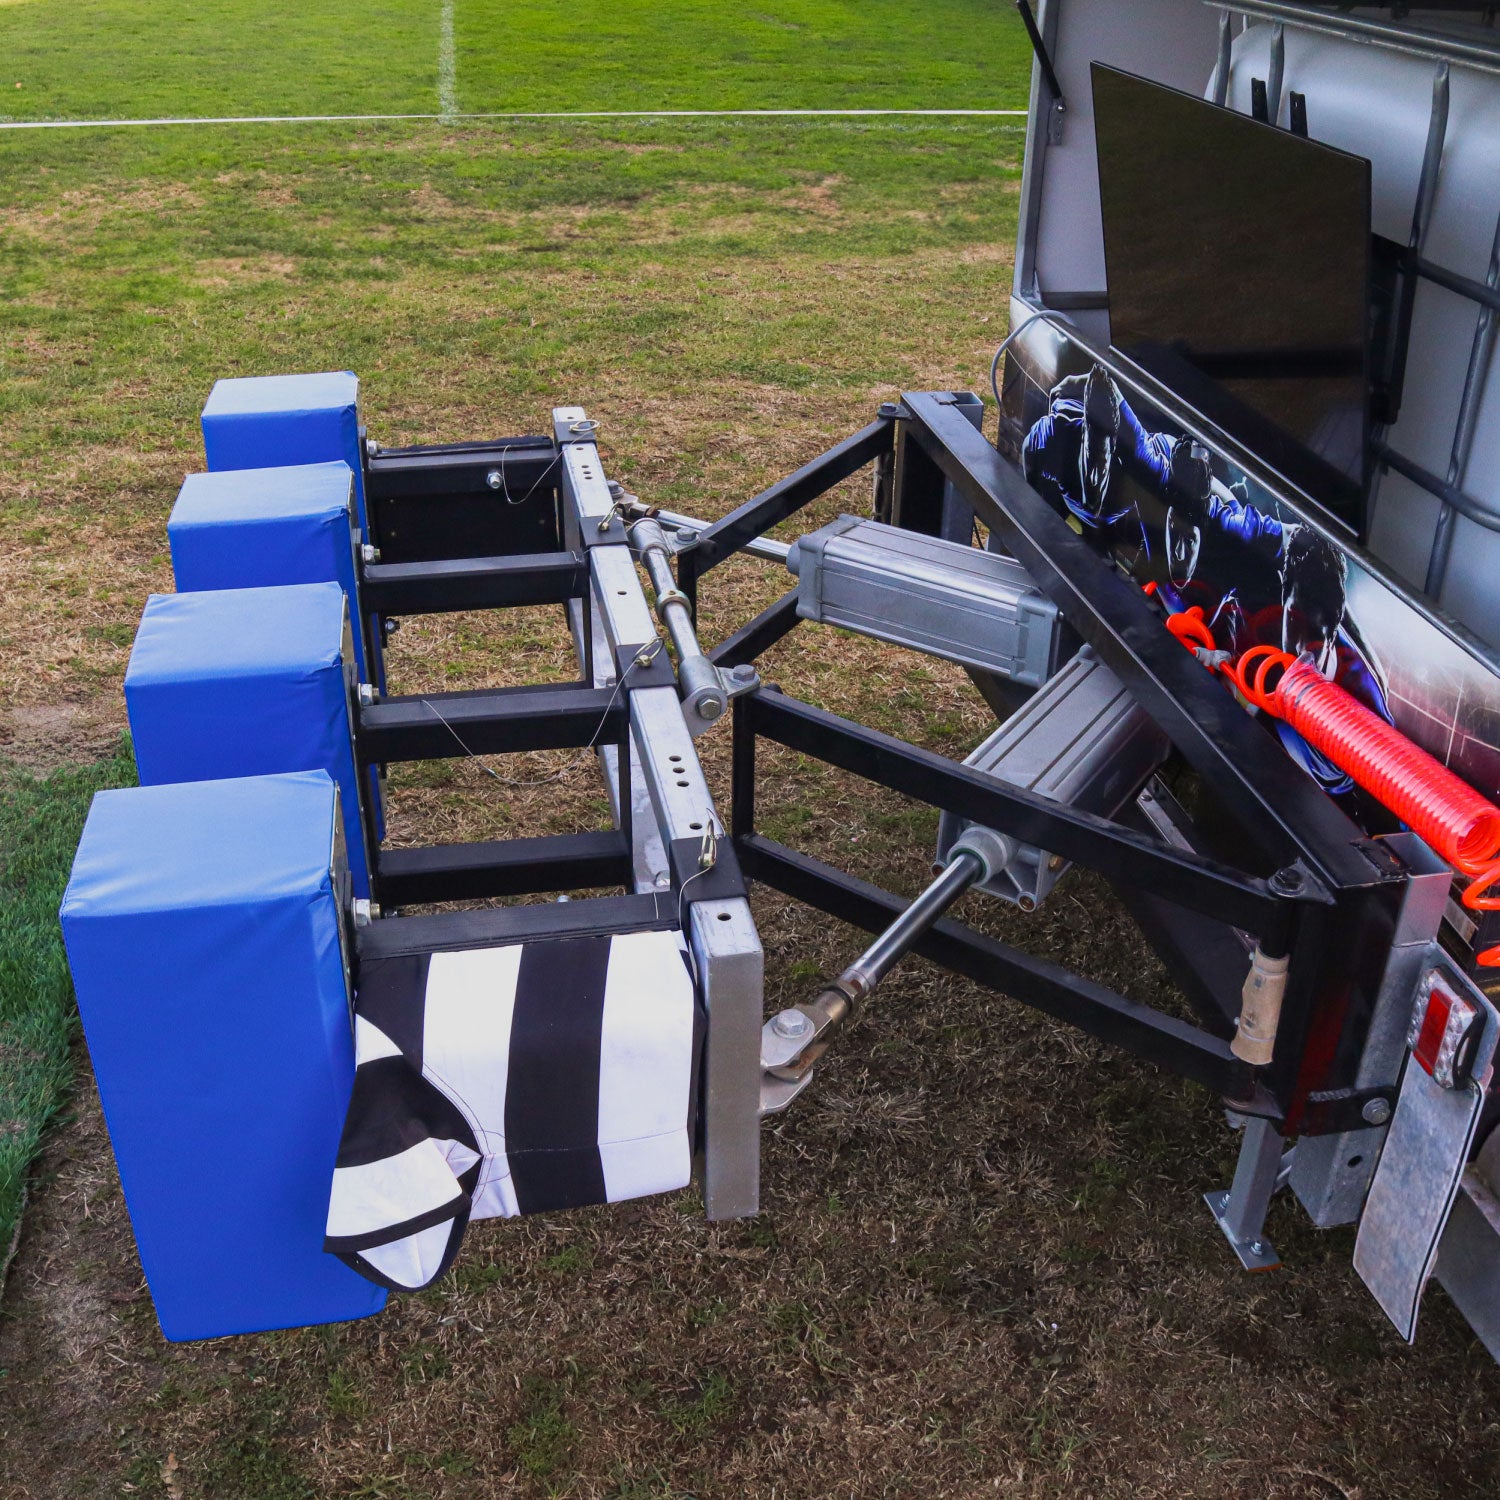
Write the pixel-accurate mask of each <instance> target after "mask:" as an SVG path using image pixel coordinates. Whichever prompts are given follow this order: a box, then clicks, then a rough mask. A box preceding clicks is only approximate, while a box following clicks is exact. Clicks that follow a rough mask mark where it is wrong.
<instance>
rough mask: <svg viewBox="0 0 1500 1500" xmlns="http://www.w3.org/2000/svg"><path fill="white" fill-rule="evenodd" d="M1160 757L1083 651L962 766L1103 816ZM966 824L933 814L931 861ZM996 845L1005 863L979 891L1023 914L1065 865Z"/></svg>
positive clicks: (1103, 670) (1157, 735)
mask: <svg viewBox="0 0 1500 1500" xmlns="http://www.w3.org/2000/svg"><path fill="white" fill-rule="evenodd" d="M1170 750H1171V744H1170V742H1169V741H1168V739H1167V737H1166V735H1164V734H1163V733H1162V732H1161V730H1160V729H1158V728H1157V727H1156V724H1155V722H1154V721H1153V720H1152V719H1151V717H1150V715H1149V714H1147V713H1146V711H1145V710H1144V709H1142V708H1140V707H1139V706H1138V705H1137V703H1136V701H1135V699H1134V698H1132V697H1131V696H1130V694H1129V693H1128V692H1127V691H1126V690H1125V688H1124V687H1123V686H1122V685H1121V683H1120V680H1119V678H1117V677H1116V676H1115V675H1114V673H1113V672H1111V671H1110V670H1109V668H1108V667H1106V666H1105V665H1104V663H1103V662H1102V661H1100V660H1099V658H1098V657H1097V656H1095V655H1094V653H1093V650H1092V649H1091V648H1090V647H1088V646H1085V647H1084V648H1083V649H1082V650H1081V651H1080V652H1079V653H1078V654H1077V655H1076V656H1075V657H1074V658H1073V659H1072V660H1071V661H1070V662H1069V663H1068V664H1067V665H1066V666H1065V667H1063V669H1062V670H1061V671H1060V672H1058V673H1057V674H1056V675H1055V676H1054V677H1052V678H1051V679H1050V680H1049V681H1048V683H1047V685H1046V686H1045V687H1043V688H1042V689H1041V691H1040V692H1038V693H1037V694H1036V696H1035V697H1033V698H1032V699H1030V701H1029V702H1027V703H1026V704H1025V705H1024V706H1023V707H1022V708H1020V709H1018V710H1017V711H1016V712H1015V713H1014V714H1012V715H1011V716H1010V718H1009V719H1007V720H1006V721H1005V723H1004V724H1002V725H1001V726H1000V728H999V729H998V730H996V731H995V733H994V734H992V735H991V736H990V737H989V739H987V740H986V741H985V742H984V743H983V744H982V745H981V746H980V747H979V748H978V749H977V750H976V751H975V752H974V753H973V754H972V755H971V756H970V757H969V758H968V759H967V760H966V761H965V762H964V764H965V765H967V766H972V767H973V768H974V769H975V770H978V771H983V772H984V773H985V775H987V776H992V777H994V779H995V780H996V781H1002V782H1005V783H1006V784H1007V785H1010V786H1014V787H1020V788H1022V789H1023V790H1025V791H1029V792H1035V793H1036V794H1037V795H1038V796H1042V797H1047V798H1049V799H1050V800H1051V801H1053V802H1060V803H1064V804H1065V805H1067V806H1068V807H1076V808H1078V809H1080V810H1081V811H1083V812H1091V813H1097V814H1099V815H1100V816H1101V817H1112V816H1113V815H1114V814H1115V813H1117V812H1118V811H1119V810H1120V809H1121V808H1122V807H1123V806H1124V805H1125V804H1126V803H1127V802H1128V801H1129V800H1130V799H1131V798H1132V797H1134V796H1135V795H1136V794H1137V793H1138V792H1139V791H1140V789H1141V788H1142V787H1143V786H1144V785H1145V784H1146V782H1147V781H1148V780H1149V779H1150V777H1151V776H1152V775H1153V774H1154V773H1155V772H1156V771H1157V770H1159V769H1160V767H1161V765H1162V763H1163V762H1164V761H1165V760H1166V758H1167V755H1168V753H1169V752H1170ZM973 826H974V825H972V824H970V823H969V821H968V820H967V819H965V818H961V817H957V816H955V815H954V814H953V813H944V814H943V818H942V822H941V823H940V824H939V827H938V850H937V860H938V863H939V864H942V865H946V864H947V863H948V862H949V860H950V859H951V858H952V853H953V850H954V849H955V848H957V847H958V846H959V845H960V844H962V843H963V842H964V836H965V834H966V832H967V830H969V829H970V828H971V827H973ZM992 837H996V838H1000V837H1003V836H1001V835H998V834H992ZM1004 842H1005V843H1006V844H1007V845H1008V846H1009V847H1010V849H1011V854H1010V857H1009V859H1008V861H1007V862H1006V863H1005V865H1004V868H1003V869H1002V870H1000V871H999V872H998V874H995V875H992V876H990V877H989V878H988V879H986V880H985V882H984V883H983V884H982V885H981V886H980V887H979V889H980V890H983V891H985V892H987V893H988V894H990V895H992V896H999V897H1001V898H1002V899H1004V900H1006V901H1014V902H1015V903H1016V904H1017V905H1018V906H1020V907H1021V908H1022V910H1024V911H1031V910H1033V909H1034V908H1035V907H1036V906H1037V905H1038V904H1039V903H1040V902H1041V901H1042V900H1044V899H1045V897H1046V896H1047V893H1048V892H1049V891H1050V890H1051V889H1052V887H1053V886H1054V885H1056V884H1057V881H1058V878H1059V877H1060V876H1061V875H1062V873H1063V871H1064V870H1066V869H1067V864H1066V862H1065V861H1064V860H1063V859H1061V858H1060V857H1059V856H1057V855H1053V854H1050V853H1048V851H1047V850H1045V849H1038V848H1037V847H1036V846H1035V845H1033V844H1022V843H1019V842H1017V841H1015V840H1012V839H1009V838H1006V839H1005V840H1004Z"/></svg>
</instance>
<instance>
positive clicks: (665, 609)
mask: <svg viewBox="0 0 1500 1500" xmlns="http://www.w3.org/2000/svg"><path fill="white" fill-rule="evenodd" d="M629 535H630V545H631V546H632V547H633V548H634V549H635V551H636V553H637V554H638V555H639V557H640V559H641V561H642V563H644V564H645V567H646V575H647V577H648V578H650V580H651V591H652V593H653V594H655V596H656V614H657V618H658V619H659V620H660V621H661V622H662V624H663V625H665V626H666V628H667V634H668V635H669V636H671V638H672V649H673V650H674V651H675V652H676V653H677V680H678V683H679V684H680V685H681V687H682V706H683V708H684V710H686V712H687V713H688V714H689V715H690V717H692V718H696V719H697V720H698V721H699V723H701V724H703V725H708V724H712V723H714V722H715V721H716V720H718V719H720V718H722V717H723V714H724V710H725V709H726V708H727V707H728V706H729V693H728V691H727V690H726V688H725V686H724V682H723V680H722V679H721V678H720V676H719V669H718V668H717V667H716V666H715V665H714V664H713V663H712V662H711V661H710V660H709V659H708V657H707V656H706V655H705V654H704V652H703V648H702V647H701V646H700V645H699V644H698V633H697V631H696V630H694V628H693V610H692V605H691V604H690V603H689V601H688V596H687V595H686V594H684V593H683V592H682V590H681V589H680V588H678V587H677V579H676V578H675V577H674V576H673V573H672V563H671V557H672V547H671V543H669V542H668V541H667V534H666V532H664V531H663V530H662V528H661V524H660V522H658V521H657V520H656V519H655V518H654V517H650V516H647V517H644V518H643V519H641V520H638V521H635V522H634V523H632V524H631V526H630V531H629Z"/></svg>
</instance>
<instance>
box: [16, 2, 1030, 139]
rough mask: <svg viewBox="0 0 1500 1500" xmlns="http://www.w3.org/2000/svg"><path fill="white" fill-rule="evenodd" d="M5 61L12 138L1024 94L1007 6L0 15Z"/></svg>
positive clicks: (927, 102)
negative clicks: (127, 123)
mask: <svg viewBox="0 0 1500 1500" xmlns="http://www.w3.org/2000/svg"><path fill="white" fill-rule="evenodd" d="M445 34H446V35H445ZM447 39H451V55H452V76H451V80H450V81H448V82H447V84H446V86H445V79H444V61H443V55H444V52H445V50H446V48H447V46H448V44H449V43H448V40H447ZM0 59H3V61H0V93H3V94H4V102H3V104H0V118H3V117H7V116H8V117H9V118H11V119H20V120H46V119H53V120H58V119H72V118H83V119H99V118H103V119H121V118H140V117H145V116H152V117H158V116H173V117H175V116H182V115H250V114H254V115H267V114H351V113H360V114H374V113H379V114H417V113H438V112H440V111H444V110H451V109H457V110H460V111H465V112H473V111H486V110H578V109H588V110H616V109H618V110H639V109H648V110H649V109H770V108H783V109H784V108H802V109H818V108H840V109H863V108H905V109H912V108H917V109H1006V108H1017V107H1019V108H1023V109H1024V108H1025V105H1026V90H1027V87H1028V85H1029V80H1030V69H1029V60H1030V52H1029V49H1028V47H1027V42H1026V36H1025V33H1024V31H1023V30H1022V29H1021V25H1020V22H1019V21H1018V20H1017V18H1016V16H1015V13H1014V10H1013V9H1012V7H1010V6H1009V5H1007V4H1003V3H1001V0H952V3H950V4H947V5H944V6H942V7H941V8H937V7H929V6H919V5H910V4H902V3H900V0H863V3H861V0H767V3H766V4H764V5H759V6H756V7H753V8H740V7H734V6H725V5H722V4H719V3H717V0H670V3H667V4H661V3H658V0H578V3H577V4H573V5H568V6H560V5H558V4H557V3H556V0H374V3H367V4H364V5H360V6H358V7H351V6H349V5H348V4H345V3H341V0H305V3H303V4H300V5H296V6H287V7H283V6H251V5H246V4H244V3H243V0H198V3H195V4H186V3H183V0H172V3H168V4H159V5H148V4H144V3H142V0H0ZM18 85H19V87H18Z"/></svg>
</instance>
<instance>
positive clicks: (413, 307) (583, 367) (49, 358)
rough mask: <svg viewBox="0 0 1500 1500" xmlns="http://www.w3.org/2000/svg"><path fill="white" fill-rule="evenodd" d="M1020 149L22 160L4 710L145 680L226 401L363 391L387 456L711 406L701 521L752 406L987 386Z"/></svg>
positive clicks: (735, 147) (26, 147) (1, 605)
mask: <svg viewBox="0 0 1500 1500" xmlns="http://www.w3.org/2000/svg"><path fill="white" fill-rule="evenodd" d="M1019 147H1020V132H1019V131H1018V130H1017V129H1016V128H1015V127H1014V126H1013V125H1011V124H1009V123H1005V122H996V121H977V120H945V121H925V120H924V121H920V122H911V121H904V122H900V123H896V124H893V123H891V122H883V123H881V124H878V125H877V124H873V123H870V122H864V121H818V122H809V121H803V122H798V123H795V124H791V123H772V122H766V121H754V122H745V121H734V120H730V121H722V120H720V121H699V122H694V123H692V124H674V125H671V126H655V127H652V126H647V125H644V124H640V123H620V124H617V125H616V124H610V125H607V126H606V125H583V124H576V125H575V124H569V125H551V124H549V125H530V126H526V127H524V128H515V129H507V130H505V131H504V132H500V131H497V130H495V129H493V128H491V127H475V128H471V129H465V130H461V131H460V130H451V129H444V128H443V127H441V126H438V125H435V124H434V125H398V126H393V127H378V128H377V127H374V126H347V125H346V126H312V127H303V128H298V129H289V128H288V129H280V130H274V131H271V130H268V131H251V132H247V131H245V130H238V131H237V130H234V129H232V128H229V127H214V128H211V129H203V130H201V131H196V132H192V133H187V132H182V133H178V132H139V133H134V134H130V135H115V134H112V133H96V134H74V133H72V132H59V133H46V134H42V135H37V134H27V135H9V136H4V135H0V424H3V427H4V431H5V435H6V450H7V471H6V473H5V474H4V475H3V476H0V524H3V525H4V527H5V528H6V532H7V535H8V536H9V538H10V539H11V542H12V544H13V545H14V546H15V547H17V548H18V549H19V551H18V552H17V554H16V556H17V566H18V567H20V568H22V569H23V570H24V571H25V572H26V574H27V577H28V578H29V579H30V580H31V582H32V584H33V585H34V589H35V594H36V598H35V600H32V601H29V602H25V603H24V605H23V600H22V597H21V595H20V594H12V595H11V596H10V597H8V598H7V597H4V596H0V648H3V649H0V698H3V697H4V696H5V695H6V694H10V695H20V696H21V697H22V698H23V699H25V700H27V701H36V699H38V698H42V699H45V698H47V697H49V696H55V695H56V694H58V693H68V692H73V691H94V690H97V689H98V688H99V687H100V686H101V685H103V684H104V683H106V682H108V681H112V680H114V678H115V676H116V675H117V673H118V671H119V668H120V667H121V666H122V664H123V662H124V659H125V655H126V652H127V649H128V642H129V639H130V636H131V633H132V632H133V629H134V623H135V620H136V618H137V617H138V614H139V608H140V605H141V603H142V601H143V598H144V594H145V592H147V591H148V589H149V588H163V587H167V586H169V575H168V573H167V568H166V562H167V559H166V548H165V544H164V536H163V530H162V528H163V522H164V519H165V515H166V511H167V509H169V508H170V501H171V497H172V495H173V494H174V493H175V490H176V486H177V485H178V484H179V483H180V481H181V476H182V474H183V473H184V472H185V471H186V470H189V469H192V468H194V467H197V466H199V465H200V464H201V447H200V437H199V434H198V431H197V423H196V417H197V413H198V411H199V410H200V409H201V406H202V403H203V401H204V399H205V398H206V396H207V393H208V391H209V389H210V387H211V386H212V384H213V381H214V380H215V379H217V378H219V377H221V376H227V375H246V374H263V373H276V372H284V371H288V370H299V369H300V370H315V369H353V370H356V371H357V372H358V373H359V374H360V377H361V381H362V402H363V404H364V408H365V411H366V413H367V417H368V421H369V423H370V430H371V433H372V435H373V436H375V437H377V438H378V439H379V440H381V441H383V442H398V441H402V440H404V439H408V438H410V439H412V440H420V439H421V438H422V436H423V435H426V436H429V437H435V438H439V437H443V436H450V435H451V434H452V433H453V432H454V431H455V430H459V429H473V430H475V431H477V432H484V431H489V430H496V424H499V425H500V426H505V425H510V426H520V427H524V428H527V429H535V428H536V427H537V424H541V425H542V426H543V427H545V425H546V422H547V411H548V408H549V407H550V406H552V405H554V404H561V403H565V402H573V401H586V402H588V403H590V404H591V405H592V406H593V407H594V408H596V411H597V414H598V415H599V416H600V417H601V418H603V419H605V420H607V422H608V423H609V426H608V429H607V430H608V440H609V442H610V444H611V445H613V446H612V451H613V453H614V454H615V455H616V456H617V458H620V459H622V460H624V461H626V462H634V461H635V460H636V459H638V458H640V457H641V456H642V454H643V453H644V452H645V451H646V450H647V449H649V448H650V447H651V446H652V445H654V444H655V443H656V442H657V441H658V439H659V438H660V437H661V435H662V434H663V433H664V432H665V431H667V430H669V425H670V424H672V422H673V419H672V416H671V412H672V409H673V408H674V407H676V408H677V409H679V410H681V411H686V410H688V409H689V408H690V407H691V406H692V405H693V404H694V403H696V402H700V401H701V400H702V399H703V398H704V396H705V393H712V399H713V400H714V401H715V402H716V403H717V404H718V405H719V406H720V407H721V409H722V412H723V420H721V421H716V422H714V423H707V424H704V423H698V424H695V425H693V426H692V427H691V429H688V428H686V427H682V426H681V424H680V423H677V424H676V425H675V426H673V427H671V430H672V431H673V437H672V441H673V444H674V446H675V447H676V449H677V450H678V452H679V454H680V458H679V460H678V461H677V462H676V463H674V464H673V465H672V466H671V467H670V468H667V469H663V470H662V471H661V472H659V473H658V474H657V475H656V476H655V478H656V481H657V483H658V485H659V488H658V494H657V498H658V499H660V500H662V501H663V502H667V503H674V502H680V503H681V504H683V505H684V506H685V507H686V506H691V505H698V504H700V503H702V501H703V499H704V494H705V487H706V488H707V491H708V493H709V494H710V495H712V494H718V493H725V492H726V491H727V488H728V487H729V486H730V485H731V484H738V483H739V482H740V481H741V480H742V479H745V478H746V477H747V476H746V475H745V472H744V463H743V461H742V457H741V456H740V455H736V454H735V453H734V452H733V451H732V444H733V441H734V439H733V437H732V436H731V434H732V431H733V427H734V424H735V423H736V422H737V421H738V420H739V418H738V417H737V416H736V415H735V413H736V412H739V413H744V412H748V411H750V410H753V409H755V408H757V407H763V406H764V405H765V403H766V401H767V400H768V399H770V395H771V393H790V394H791V395H793V396H795V398H796V409H795V412H789V413H788V415H787V419H786V421H785V422H784V423H783V424H782V426H783V432H784V433H786V434H792V433H794V432H795V430H796V428H797V424H798V423H799V422H802V423H803V424H804V425H808V424H810V426H811V428H812V429H815V430H816V431H817V432H818V433H823V432H827V431H829V430H831V429H836V428H837V427H838V426H839V425H840V424H841V423H842V422H843V420H844V419H843V418H841V417H837V416H834V415H832V411H833V409H834V408H837V409H839V410H841V411H843V412H846V413H847V414H848V420H849V421H852V422H854V423H855V424H856V425H857V423H858V421H859V420H862V417H863V414H864V412H865V411H866V410H868V409H869V408H870V407H871V405H872V403H873V401H876V400H878V399H880V395H879V394H877V393H886V392H889V391H891V390H893V389H895V388H896V387H898V386H900V385H901V384H903V383H905V384H908V385H910V384H911V383H912V382H913V381H921V382H925V383H931V382H933V381H938V382H943V381H952V380H955V379H960V378H961V379H962V380H963V381H964V383H965V384H967V385H977V384H978V383H979V382H981V381H982V379H983V371H984V369H985V367H986V360H987V356H988V351H989V349H990V348H992V347H993V341H994V338H995V336H996V334H997V333H998V330H999V328H1000V324H1001V323H1002V322H1003V319H1004V316H1005V308H1006V302H1007V297H1008V293H1009V281H1010V273H1009V249H1008V246H1009V241H1010V239H1011V236H1012V235H1013V233H1014V227H1013V226H1014V223H1015V204H1016V195H1015V188H1016V185H1017V183H1018V180H1019V167H1020V163H1019ZM934 349H941V350H943V354H942V355H941V360H942V363H940V364H938V365H936V366H934V363H933V358H932V355H931V354H930V353H929V352H928V351H931V350H934ZM438 390H440V391H441V402H435V400H434V393H435V392H436V391H438ZM778 399H779V397H778ZM642 403H645V406H643V404H642ZM645 410H649V411H650V412H651V413H652V415H651V417H650V419H649V420H643V418H642V415H641V414H642V412H643V411H645ZM664 424H669V425H664ZM678 428H680V429H681V430H677V429H678ZM807 442H808V447H807V450H806V451H807V452H814V451H817V450H816V446H815V445H816V442H817V438H816V437H809V438H808V439H807ZM101 542H104V543H106V544H107V545H105V546H103V547H102V548H101V545H100V544H101ZM38 608H39V609H40V611H41V615H42V617H43V622H44V624H45V626H46V628H45V629H43V630H38V628H37V620H36V613H37V610H38ZM469 657H470V653H466V652H465V653H455V652H450V653H449V654H448V656H447V660H448V661H449V662H451V663H454V664H455V665H463V664H464V663H466V662H468V660H469ZM100 674H103V675H102V676H101V675H100Z"/></svg>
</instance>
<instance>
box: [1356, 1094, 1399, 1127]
mask: <svg viewBox="0 0 1500 1500" xmlns="http://www.w3.org/2000/svg"><path fill="white" fill-rule="evenodd" d="M1359 1113H1360V1118H1361V1119H1363V1120H1364V1121H1365V1123H1366V1124H1368V1125H1384V1124H1385V1123H1386V1121H1387V1120H1389V1119H1390V1117H1391V1101H1390V1100H1389V1099H1366V1100H1365V1107H1364V1108H1363V1109H1362V1110H1360V1112H1359Z"/></svg>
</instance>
